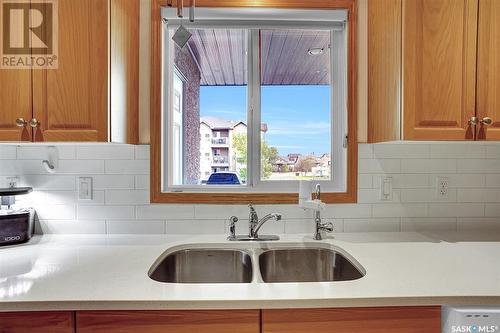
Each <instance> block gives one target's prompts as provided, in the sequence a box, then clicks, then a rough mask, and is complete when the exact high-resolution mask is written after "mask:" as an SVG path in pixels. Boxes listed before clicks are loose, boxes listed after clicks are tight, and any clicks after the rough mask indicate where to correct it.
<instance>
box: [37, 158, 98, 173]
mask: <svg viewBox="0 0 500 333" xmlns="http://www.w3.org/2000/svg"><path fill="white" fill-rule="evenodd" d="M39 164H40V167H41V165H42V164H41V163H39ZM56 172H57V174H82V173H85V174H90V173H92V174H101V173H104V161H102V160H61V161H59V167H58V168H57V170H56Z"/></svg>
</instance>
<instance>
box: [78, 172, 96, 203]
mask: <svg viewBox="0 0 500 333" xmlns="http://www.w3.org/2000/svg"><path fill="white" fill-rule="evenodd" d="M93 190H94V189H93V186H92V177H79V178H78V200H92V194H93Z"/></svg>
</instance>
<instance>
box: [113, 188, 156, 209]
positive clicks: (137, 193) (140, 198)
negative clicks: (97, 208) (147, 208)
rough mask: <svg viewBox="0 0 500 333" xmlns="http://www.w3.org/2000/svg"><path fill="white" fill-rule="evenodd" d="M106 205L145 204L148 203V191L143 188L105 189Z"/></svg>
mask: <svg viewBox="0 0 500 333" xmlns="http://www.w3.org/2000/svg"><path fill="white" fill-rule="evenodd" d="M105 201H106V204H107V205H146V204H149V191H145V190H107V191H106V199H105Z"/></svg>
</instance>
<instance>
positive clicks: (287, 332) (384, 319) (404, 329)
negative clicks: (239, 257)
mask: <svg viewBox="0 0 500 333" xmlns="http://www.w3.org/2000/svg"><path fill="white" fill-rule="evenodd" d="M382 332H383V333H439V332H441V308H440V307H439V306H435V307H431V306H429V307H382V308H344V309H342V308H339V309H282V310H281V309H280V310H262V333H382Z"/></svg>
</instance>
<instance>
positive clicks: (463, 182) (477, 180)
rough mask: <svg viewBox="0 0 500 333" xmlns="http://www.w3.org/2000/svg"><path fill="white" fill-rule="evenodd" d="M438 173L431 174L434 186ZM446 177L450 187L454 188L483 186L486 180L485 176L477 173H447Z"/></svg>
mask: <svg viewBox="0 0 500 333" xmlns="http://www.w3.org/2000/svg"><path fill="white" fill-rule="evenodd" d="M438 176H440V175H436V176H434V177H432V176H431V178H432V179H431V184H432V185H433V186H436V184H437V182H438V180H437V177H438ZM446 177H448V178H449V180H450V182H449V184H450V187H455V188H469V187H476V188H477V187H484V186H485V182H486V176H485V175H482V174H479V175H476V174H448V175H446Z"/></svg>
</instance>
